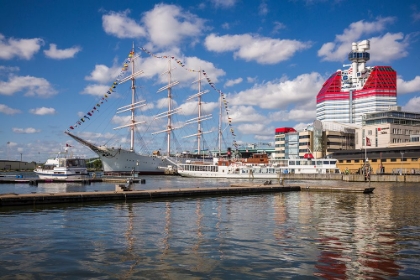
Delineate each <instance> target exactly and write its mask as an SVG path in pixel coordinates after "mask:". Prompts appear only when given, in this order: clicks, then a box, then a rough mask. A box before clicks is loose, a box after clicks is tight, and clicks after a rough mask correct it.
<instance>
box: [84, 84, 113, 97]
mask: <svg viewBox="0 0 420 280" xmlns="http://www.w3.org/2000/svg"><path fill="white" fill-rule="evenodd" d="M108 90H109V85H88V86H86V87H85V88H84V89H83V91H82V92H81V93H82V94H89V95H93V96H104V94H105V93H106V92H107V91H108Z"/></svg>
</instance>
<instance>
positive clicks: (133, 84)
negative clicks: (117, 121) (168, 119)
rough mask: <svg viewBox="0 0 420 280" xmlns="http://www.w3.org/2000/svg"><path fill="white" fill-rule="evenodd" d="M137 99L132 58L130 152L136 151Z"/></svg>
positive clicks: (132, 51)
mask: <svg viewBox="0 0 420 280" xmlns="http://www.w3.org/2000/svg"><path fill="white" fill-rule="evenodd" d="M131 53H132V55H134V43H133V49H132V50H131ZM135 98H136V79H135V78H134V58H133V57H132V63H131V110H130V111H131V124H132V125H131V126H130V151H132V152H133V151H134V127H135V126H134V123H135V122H136V120H135V116H134V108H133V107H134V105H133V104H134V103H135V101H136V100H135Z"/></svg>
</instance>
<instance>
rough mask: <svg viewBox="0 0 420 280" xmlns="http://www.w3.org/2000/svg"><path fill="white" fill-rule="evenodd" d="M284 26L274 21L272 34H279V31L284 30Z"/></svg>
mask: <svg viewBox="0 0 420 280" xmlns="http://www.w3.org/2000/svg"><path fill="white" fill-rule="evenodd" d="M285 28H286V25H284V24H283V23H281V22H279V21H275V22H274V29H273V33H274V34H276V33H279V30H280V29H285Z"/></svg>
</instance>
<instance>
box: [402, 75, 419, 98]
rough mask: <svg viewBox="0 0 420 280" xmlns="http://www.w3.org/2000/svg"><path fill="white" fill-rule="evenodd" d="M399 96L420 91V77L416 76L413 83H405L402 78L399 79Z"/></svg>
mask: <svg viewBox="0 0 420 280" xmlns="http://www.w3.org/2000/svg"><path fill="white" fill-rule="evenodd" d="M397 91H398V94H405V93H412V92H419V91H420V76H416V77H415V78H414V79H413V80H411V81H404V80H403V79H402V78H401V77H398V78H397Z"/></svg>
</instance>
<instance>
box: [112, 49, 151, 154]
mask: <svg viewBox="0 0 420 280" xmlns="http://www.w3.org/2000/svg"><path fill="white" fill-rule="evenodd" d="M137 57H138V55H136V56H135V52H134V43H133V48H132V50H131V52H130V64H131V75H129V76H127V77H125V78H124V79H122V80H120V81H119V84H122V83H125V82H127V81H128V80H131V104H129V105H126V106H123V107H120V108H118V109H117V114H120V113H123V112H126V111H130V113H131V120H130V123H129V124H126V125H122V126H119V127H115V128H114V129H120V128H124V127H129V128H130V151H131V152H134V128H135V127H136V125H138V124H142V123H145V122H144V121H142V122H137V121H136V119H135V109H137V108H140V107H143V106H146V103H145V102H146V101H144V100H141V101H138V102H136V77H137V76H139V75H141V74H143V73H144V72H143V70H139V71H137V72H135V69H134V62H135V59H136V58H137ZM126 66H127V65H124V67H126Z"/></svg>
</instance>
